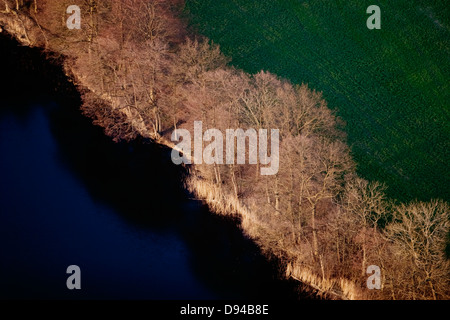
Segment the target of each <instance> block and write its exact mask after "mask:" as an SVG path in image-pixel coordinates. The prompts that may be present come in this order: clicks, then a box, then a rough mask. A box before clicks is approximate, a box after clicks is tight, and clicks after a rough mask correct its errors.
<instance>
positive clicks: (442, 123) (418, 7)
mask: <svg viewBox="0 0 450 320" xmlns="http://www.w3.org/2000/svg"><path fill="white" fill-rule="evenodd" d="M186 2H187V4H186V12H187V14H188V15H189V17H190V21H191V23H192V25H193V27H194V28H195V29H196V30H197V31H198V32H200V33H201V34H203V35H205V36H207V37H209V38H210V39H211V40H213V41H214V42H215V43H218V44H220V46H221V48H222V51H223V52H224V53H225V54H226V55H228V56H230V57H231V58H232V64H233V65H235V66H237V67H239V68H242V69H244V70H245V71H248V72H251V73H254V72H258V71H259V70H261V69H263V70H268V71H270V72H273V73H275V74H277V75H279V76H281V77H285V78H288V79H290V80H291V81H292V82H294V83H302V82H305V83H308V84H309V86H310V87H311V88H313V89H316V90H318V91H322V92H323V94H324V98H325V99H326V100H327V102H328V105H329V107H330V108H332V109H337V110H338V114H339V115H340V116H341V117H342V118H343V119H344V120H345V121H346V122H347V126H346V131H347V133H348V140H349V143H350V144H351V146H352V152H353V156H354V158H355V160H356V161H357V163H358V172H359V173H360V174H361V176H363V177H364V178H366V179H369V180H378V181H382V182H385V183H386V184H387V185H388V187H389V189H388V194H389V195H390V196H391V197H393V198H396V199H399V200H402V201H405V200H411V199H414V198H417V199H420V200H429V199H430V198H437V197H438V198H442V199H444V200H447V201H449V200H450V174H449V170H448V164H449V162H450V161H449V160H450V121H449V120H450V11H449V10H450V6H448V4H447V5H446V1H442V0H439V1H433V0H429V1H419V0H395V1H392V0H389V1H386V0H378V1H372V0H371V1H365V0H359V1H355V0H333V1H330V0H312V1H299V0H258V1H255V0H187V1H186ZM371 4H376V5H378V6H379V7H380V8H381V30H369V29H367V27H366V20H367V18H368V17H369V14H367V13H366V9H367V7H368V6H369V5H371Z"/></svg>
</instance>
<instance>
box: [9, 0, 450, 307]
mask: <svg viewBox="0 0 450 320" xmlns="http://www.w3.org/2000/svg"><path fill="white" fill-rule="evenodd" d="M3 1H4V3H5V5H6V7H7V8H12V7H13V6H14V5H17V6H18V7H20V6H23V7H27V8H30V5H31V4H32V3H31V2H30V1H18V2H17V1H16V2H14V1H12V0H3ZM69 2H70V3H69ZM72 2H79V3H78V5H79V6H80V7H81V8H82V9H83V10H82V11H83V15H84V16H83V17H84V18H83V20H82V21H83V24H82V31H80V32H77V31H70V30H67V28H65V27H64V26H65V20H64V17H65V8H66V6H67V5H69V4H73V3H72ZM27 5H28V6H27ZM180 5H181V2H180V1H163V0H121V1H111V2H107V1H100V0H85V1H73V0H70V1H66V0H64V1H42V2H40V3H39V4H38V5H36V8H35V12H34V13H32V16H33V18H34V19H35V20H36V22H37V23H38V24H39V26H40V28H41V30H43V32H44V33H45V46H46V47H47V49H49V50H50V51H52V52H56V53H61V54H63V55H64V56H65V57H66V58H65V59H66V61H68V65H69V66H70V69H72V71H73V73H74V74H75V76H76V79H77V81H78V84H79V86H80V92H82V93H83V101H84V104H83V106H82V110H83V112H84V113H85V114H86V115H88V116H89V117H91V118H92V119H93V120H94V122H95V123H96V124H98V125H100V126H102V127H103V128H104V129H105V132H106V133H107V134H108V135H110V136H111V137H112V138H113V139H115V140H121V139H124V140H129V139H133V138H135V137H136V136H138V135H141V136H145V137H149V138H152V139H160V138H166V139H169V137H170V135H171V133H172V132H173V131H174V130H175V131H176V130H177V129H179V128H185V129H190V130H192V129H193V122H194V121H197V120H201V121H202V122H203V130H207V129H209V128H216V129H219V130H222V131H223V132H225V130H226V129H227V128H244V129H247V128H254V129H256V130H258V129H279V130H280V169H279V171H278V173H277V174H276V175H274V176H261V175H260V174H259V172H260V170H259V167H260V165H261V164H260V163H258V164H257V165H256V166H249V165H242V164H223V165H216V164H214V165H197V166H196V168H195V169H196V170H192V172H194V174H197V175H198V176H201V177H202V178H203V179H205V180H206V181H208V182H210V183H211V184H213V185H214V186H215V187H216V188H218V189H220V190H221V192H223V194H226V195H230V196H232V197H233V198H234V199H236V200H237V201H239V202H241V203H242V204H244V205H246V206H247V207H248V208H252V210H253V211H255V212H257V219H258V220H259V221H260V222H261V224H263V225H265V226H267V228H266V229H265V230H266V231H267V230H270V232H266V231H261V232H259V233H258V234H257V235H256V238H257V241H258V243H259V244H260V245H261V246H262V247H263V248H264V249H266V250H268V251H270V252H273V253H276V254H277V255H279V256H280V257H281V258H283V259H285V260H286V262H293V261H295V262H296V263H297V264H299V265H300V266H304V267H305V268H307V269H308V270H312V272H314V273H315V274H316V275H317V276H319V277H321V278H322V279H329V278H344V279H348V280H351V281H353V282H354V283H356V284H357V286H358V287H359V288H360V289H361V290H362V292H364V294H365V296H366V297H371V298H381V299H387V298H392V299H447V298H449V297H450V287H449V260H448V258H447V257H446V256H445V245H446V242H447V235H448V232H449V207H448V204H447V203H445V202H442V201H437V200H436V201H431V202H428V203H423V202H413V203H410V204H395V203H393V202H392V201H389V200H387V199H386V197H385V194H384V189H385V187H384V186H383V185H380V184H378V183H376V182H375V183H368V182H367V181H365V180H363V179H361V178H359V177H358V176H357V175H356V173H355V164H354V162H353V161H352V159H351V156H350V151H349V148H348V146H347V145H346V141H345V136H344V134H343V133H342V132H341V131H340V130H339V129H338V127H340V126H341V123H340V120H339V119H338V118H337V117H336V116H335V114H334V113H333V112H332V111H331V110H330V109H328V108H327V105H326V103H325V101H324V100H323V98H322V96H321V94H320V93H317V92H315V91H313V90H311V89H309V88H308V86H307V85H305V84H302V85H293V84H291V83H290V82H289V81H287V80H283V79H279V78H278V77H276V76H274V75H273V74H270V73H268V72H260V73H257V74H255V75H249V74H247V73H245V72H243V71H240V70H236V69H234V68H232V67H229V66H228V65H227V63H228V62H229V60H228V59H227V58H226V57H224V56H223V55H222V53H221V52H220V49H219V47H218V46H216V45H214V44H211V43H209V41H208V40H207V39H201V40H199V39H197V38H192V37H187V34H186V31H185V30H186V28H185V26H184V25H183V22H182V21H181V20H180V19H179V18H177V14H178V11H179V10H180V8H181V7H180ZM43 43H44V42H43ZM43 45H44V44H43ZM191 132H192V131H191ZM236 156H237V155H235V157H236ZM369 265H377V266H379V267H380V268H381V270H382V288H381V290H379V291H377V290H368V289H367V287H366V279H367V274H366V270H367V267H368V266H369Z"/></svg>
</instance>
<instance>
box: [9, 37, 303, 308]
mask: <svg viewBox="0 0 450 320" xmlns="http://www.w3.org/2000/svg"><path fill="white" fill-rule="evenodd" d="M0 48H1V49H0V59H1V60H0V61H9V63H2V64H1V65H0V74H1V75H2V81H0V88H1V89H0V93H1V96H0V97H1V99H2V101H0V298H1V299H11V298H18V299H22V298H27V299H80V298H81V299H257V298H262V299H295V298H298V296H299V294H298V293H297V292H296V289H295V288H296V285H295V283H293V282H291V281H280V280H278V277H279V275H278V272H277V267H276V264H275V263H273V262H272V263H269V262H268V261H267V260H266V259H265V258H264V257H263V256H262V255H261V254H260V252H259V250H258V248H257V247H256V246H255V244H254V243H253V242H252V241H250V240H249V239H247V238H246V237H244V236H243V235H242V233H241V231H240V230H239V229H238V227H237V223H236V222H235V221H231V220H230V219H225V218H223V217H219V216H216V215H214V214H212V213H210V212H209V211H208V210H207V208H205V206H203V205H202V204H201V203H200V202H199V201H196V200H194V199H192V196H191V195H189V194H188V193H187V192H186V191H185V190H184V189H183V187H182V185H181V182H180V181H181V179H182V175H183V172H182V168H180V167H177V166H175V165H173V164H172V162H171V160H170V152H169V150H167V149H165V148H162V147H158V146H156V145H153V144H151V143H149V142H148V141H142V140H141V141H135V142H132V143H119V144H117V143H113V142H112V141H111V140H110V139H109V138H108V137H106V136H105V135H104V134H103V132H102V130H101V129H100V128H98V127H95V126H93V125H92V123H91V121H90V120H89V119H86V118H84V117H83V116H82V115H81V112H80V111H79V110H78V107H77V105H79V101H77V99H76V98H73V97H74V96H73V92H72V93H70V94H69V93H66V92H62V93H61V92H56V93H53V92H52V90H53V89H54V88H55V87H54V86H55V83H57V82H58V81H59V80H49V77H50V78H51V77H53V75H52V74H51V73H52V72H55V71H54V70H53V69H52V68H51V66H48V65H46V62H43V61H42V60H43V58H40V57H39V53H38V52H37V51H35V50H34V51H33V50H30V49H26V48H19V47H17V46H16V45H15V43H14V42H12V41H11V40H8V39H5V38H1V37H0ZM30 60H31V61H32V62H30ZM42 70H45V72H43V71H42ZM41 73H44V74H41ZM41 77H42V79H41ZM55 77H57V78H58V77H59V76H55ZM70 265H77V266H79V267H80V269H81V290H68V289H67V287H66V280H67V278H68V277H69V276H70V275H69V274H67V273H66V269H67V267H68V266H70Z"/></svg>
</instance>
